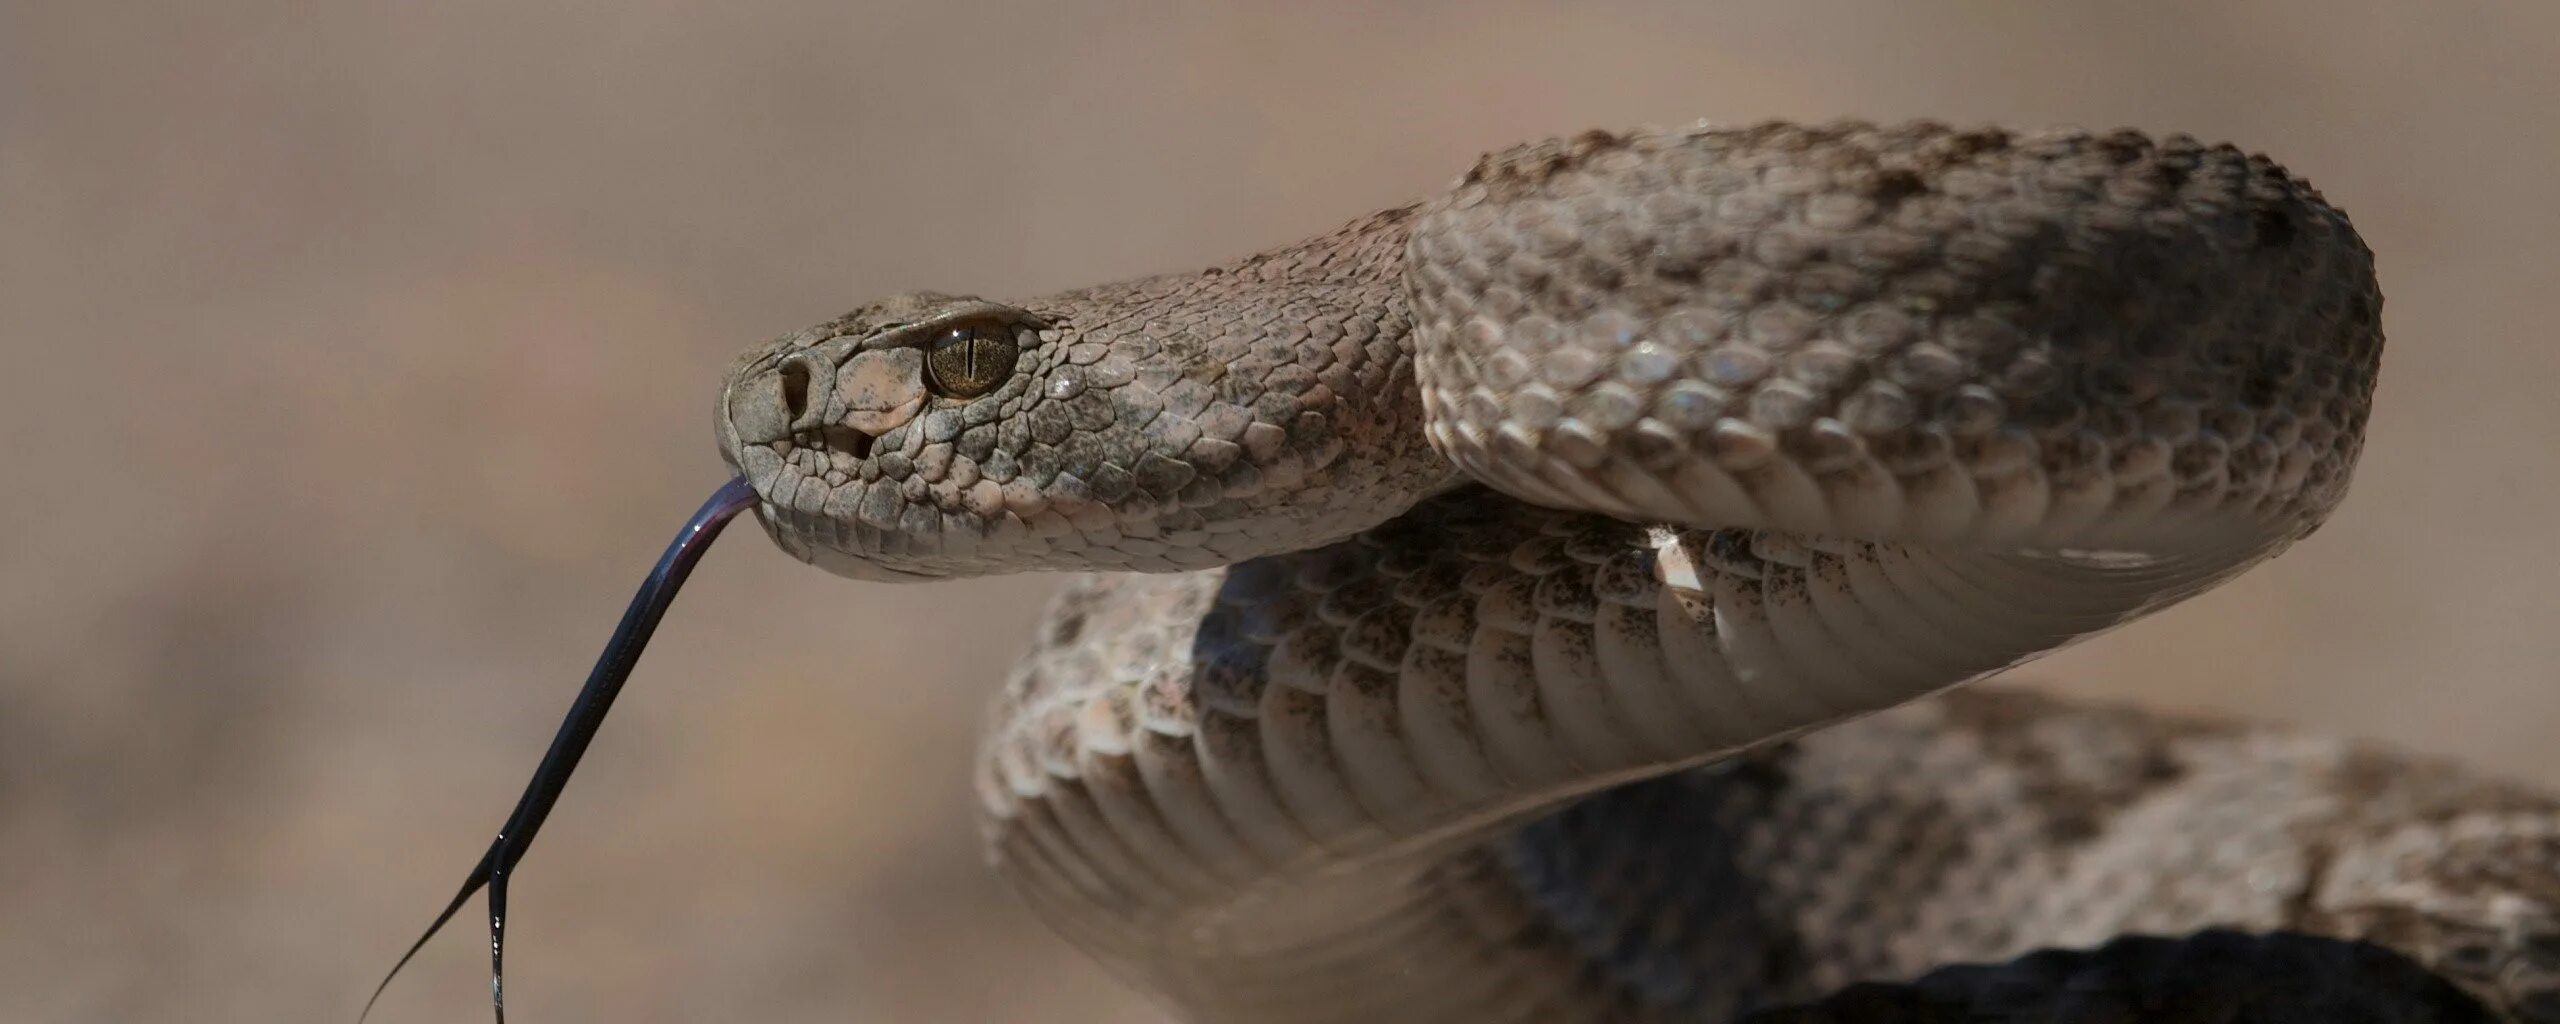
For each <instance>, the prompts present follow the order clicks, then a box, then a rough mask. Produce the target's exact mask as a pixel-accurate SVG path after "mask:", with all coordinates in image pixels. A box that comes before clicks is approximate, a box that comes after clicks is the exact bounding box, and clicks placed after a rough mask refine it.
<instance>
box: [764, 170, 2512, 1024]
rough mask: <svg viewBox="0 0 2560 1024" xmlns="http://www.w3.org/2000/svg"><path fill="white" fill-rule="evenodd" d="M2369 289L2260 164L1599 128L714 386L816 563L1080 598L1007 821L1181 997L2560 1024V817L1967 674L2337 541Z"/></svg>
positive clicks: (992, 844)
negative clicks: (1004, 580)
mask: <svg viewBox="0 0 2560 1024" xmlns="http://www.w3.org/2000/svg"><path fill="white" fill-rule="evenodd" d="M2380 310H2381V298H2380V292H2379V290H2378V286H2377V284H2376V280H2375V277H2374V271H2373V262H2372V258H2371V254H2370V253H2369V252H2368V250H2367V249H2366V247H2365V245H2364V244H2363V242H2362V241H2361V240H2360V239H2359V237H2358V236H2357V234H2356V233H2355V231H2354V229H2353V228H2352V227H2351V226H2350V225H2349V223H2348V221H2347V219H2346V217H2345V216H2344V215H2343V214H2342V213H2340V212H2339V211H2338V210H2337V209H2335V208H2333V207H2331V206H2330V205H2329V204H2328V203H2327V202H2326V201H2325V200H2324V199H2323V198H2322V197H2321V195H2320V194H2319V193H2318V192H2317V191H2315V190H2314V189H2313V188H2311V187H2310V186H2309V185H2308V184H2306V183H2304V182H2303V181H2301V180H2299V179H2297V178H2295V177H2293V176H2292V175H2290V174H2289V173H2288V172H2287V171H2285V170H2284V169H2283V168H2281V167H2280V166H2278V165H2277V164H2275V163H2274V162H2272V161H2270V160H2269V159H2267V158H2265V157H2263V156H2254V155H2250V154H2247V153H2244V152H2243V151H2241V150H2239V149H2235V148H2233V147H2230V146H2227V145H2206V144H2203V143H2200V142H2198V141H2196V140H2194V139H2192V138H2188V137H2184V136H2171V137H2163V138H2153V137H2150V136H2146V135H2143V134H2140V133H2136V132H2131V131H2123V132H2114V133H2093V132H2084V131H2047V132H2024V131H2011V130H2003V129H1978V130H1960V129H1957V128H1951V127H1947V126H1943V125H1939V124H1934V123H1914V124H1903V125H1873V124H1865V123H1840V124H1831V125H1818V126H1815V125H1799V124H1788V123H1768V124H1761V125H1755V126H1748V127H1738V128H1719V127H1713V126H1706V125H1701V126H1698V127H1694V128H1688V129H1679V130H1650V129H1649V130H1642V131H1635V132H1627V133H1612V132H1590V133H1586V134H1582V135H1579V136H1575V137H1571V138H1563V139H1555V140H1550V141H1545V142H1538V143H1533V144H1528V145H1523V146H1520V147H1516V148H1513V149H1509V150H1506V151H1503V152H1498V153H1494V154H1491V155H1488V156H1486V157H1484V158H1483V159H1482V160H1481V161H1480V162H1479V163H1478V164H1477V165H1476V166H1475V167H1474V169H1473V170H1471V171H1469V172H1468V173H1467V174H1466V175H1465V176H1464V177H1463V178H1462V179H1460V180H1459V181H1458V182H1456V184H1455V185H1454V186H1453V187H1452V188H1451V189H1450V190H1449V191H1447V192H1446V193H1445V194H1442V195H1440V196H1438V197H1436V198H1434V199H1431V200H1429V201H1427V202H1421V203H1417V204H1414V205H1410V206H1405V207H1401V208H1398V209H1393V210H1388V211H1385V212H1382V213H1378V214H1375V215H1372V216H1368V217H1364V218H1361V219H1359V220H1356V221H1353V222H1351V223H1350V224H1348V225H1346V226H1344V227H1342V228H1340V229H1339V230H1336V231H1333V232H1332V233H1329V234H1325V235H1323V236H1320V237H1316V238H1313V239H1309V240H1307V241H1303V242H1300V243H1298V244H1294V245H1290V246H1286V247H1283V248H1279V249H1275V250H1272V251H1269V252H1265V253H1262V254H1260V255H1256V256H1252V257H1250V258H1247V259H1243V260H1240V261H1237V262H1233V263H1229V264H1225V265H1222V266H1218V267H1213V268H1210V269H1207V270H1203V271H1200V272H1197V273H1188V274H1172V275H1164V276H1156V277H1148V278H1144V279H1141V280H1135V281H1130V282H1126V283H1120V284H1112V285H1106V286H1101V287H1094V288H1087V289H1083V290H1078V291H1070V292H1066V293H1063V294H1058V295H1053V296H1049V297H1045V298H1039V299H1033V300H1029V301H1021V302H997V301H991V300H985V299H979V298H973V297H968V296H957V295H943V294H933V293H916V294H907V295H901V296H897V297H894V298H891V299H887V300H884V301H880V302H877V303H874V304H871V305H867V306H864V307H862V308H860V309H858V310H856V311H854V312H852V313H849V314H847V315H845V316H842V317H839V318H836V319H833V320H830V321H827V322H825V323H822V324H818V325H816V326H814V327H811V328H808V329H806V330H802V331H798V332H795V333H793V334H790V335H788V336H785V337H782V338H780V339H778V340H776V341H774V342H772V343H770V344H767V345H764V346H761V347H758V348H756V349H755V350H753V351H751V352H749V353H747V354H746V355H745V356H744V357H742V359H741V360H740V361H739V362H738V364H737V365H736V366H735V367H734V368H733V369H732V371H731V372H730V374H729V375H728V377H727V380H726V382H725V385H724V387H723V391H722V397H721V401H720V415H719V417H718V420H719V428H720V445H721V450H722V453H723V455H724V457H725V458H726V459H727V460H728V461H729V462H730V463H731V465H732V466H733V467H735V468H736V469H737V470H738V472H739V473H740V474H741V475H742V476H743V477H744V478H745V480H746V481H747V482H748V483H749V484H751V485H752V487H753V488H754V491H755V492H756V512H757V516H758V519H759V520H760V521H761V523H762V524H763V526H764V527H765V529H766V532H767V533H769V534H770V535H771V536H772V538H773V539H774V540H775V541H777V542H778V543H779V544H780V545H781V546H782V547H783V548H785V549H786V550H788V551H789V552H790V553H792V554H793V555H795V556H797V557H799V558H801V559H803V560H806V561H808V562H811V563H813V564H815V565H818V566H820V567H823V568H825V569H828V570H830V571H832V572H835V573H838V574H841V575H844V576H849V577H852V578H855V579H861V580H875V581H921V580H935V579H948V578H953V577H964V576H977V575H987V574H996V573H1014V572H1029V571H1071V572H1076V573H1079V574H1081V575H1079V576H1077V577H1076V578H1075V579H1074V581H1073V582H1072V583H1071V584H1069V586H1068V587H1067V589H1066V590H1065V592H1064V593H1063V595H1062V596H1061V597H1059V598H1058V599H1057V600H1056V602H1055V604H1054V605H1053V607H1052V608H1051V609H1050V611H1049V612H1048V614H1047V617H1046V620H1045V622H1044V623H1043V625H1042V626H1041V628H1040V632H1039V634H1038V636H1037V637H1036V639H1035V642H1034V645H1033V649H1032V651H1031V653H1030V654H1029V655H1028V656H1027V657H1026V658H1025V659H1023V661H1022V662H1021V663H1020V667H1019V668H1018V669H1017V670H1016V671H1015V672H1014V673H1013V674H1012V676H1011V677H1010V678H1009V679H1007V680H1006V681H1005V683H1004V685H1003V687H1002V690H1001V692H1000V694H999V695H998V696H997V697H996V699H995V703H994V708H993V710H992V712H991V714H990V719H989V724H988V728H987V731H986V733H985V739H984V749H983V753H982V756H981V757H980V760H979V767H978V778H977V792H978V794H979V797H980V801H981V804H982V811H983V820H984V822H985V832H986V839H987V848H988V850H989V851H990V854H991V857H992V860H993V862H994V864H995V866H996V867H997V869H998V870H999V871H1000V872H1001V873H1002V875H1003V876H1004V877H1005V878H1006V879H1007V880H1009V882H1010V883H1011V884H1012V886H1013V887H1014V888H1015V889H1017V890H1018V891H1019V893H1020V894H1021V896H1022V897H1023V898H1024V899H1025V900H1026V901H1027V902H1028V903H1029V904H1030V905H1031V906H1032V907H1033V908H1035V909H1036V910H1037V912H1038V913H1039V914H1040V915H1041V916H1042V917H1043V918H1044V919H1045V920H1046V921H1048V922H1049V923H1050V924H1051V925H1053V926H1054V927H1055V928H1056V929H1057V930H1058V931H1059V932H1060V933H1062V934H1063V935H1065V936H1066V937H1067V938H1068V939H1070V940H1072V941H1073V942H1074V943H1076V944H1077V945H1078V946H1080V947H1082V948H1083V949H1085V950H1087V951H1089V952H1090V953H1091V954H1093V955H1094V956H1095V957H1096V958H1098V959H1099V960H1100V961H1101V962H1103V963H1104V964H1106V965H1107V966H1108V967H1109V968H1110V969H1111V970H1113V971H1114V972H1116V973H1117V974H1119V975H1120V976H1121V977H1123V978H1125V979H1127V980H1128V981H1130V982H1131V983H1133V984H1135V985H1138V986H1140V987H1142V988H1143V989H1145V990H1146V991H1147V992H1149V993H1151V994H1152V995H1153V997H1154V998H1156V999H1157V1000H1158V1001H1159V1002H1160V1003H1161V1004H1162V1005H1163V1006H1165V1007H1166V1008H1167V1009H1168V1010H1169V1011H1170V1012H1172V1013H1173V1014H1175V1015H1176V1016H1178V1017H1179V1018H1181V1019H1184V1020H1194V1021H1415V1022H1421V1021H1470V1022H1495V1021H1653V1020H1731V1019H1737V1018H1747V1019H1752V1020H1760V1021H1772V1022H1774V1021H1840V1022H1850V1021H1856V1022H1865V1024H1880V1022H1887V1021H1914V1022H1916V1021H1936V1020H2002V1021H2021V1022H2023V1021H2030V1020H2034V1021H2045V1020H2087V1021H2099V1020H2105V1021H2118V1020H2190V1019H2192V1020H2214V1021H2242V1020H2270V1021H2272V1020H2305V1021H2309V1020H2323V1021H2328V1020H2339V1021H2345V1020H2370V1021H2416V1020H2430V1021H2434V1020H2531V1021H2560V804H2555V802H2554V801H2553V800H2552V799H2550V798H2548V797H2546V796H2543V795H2539V794H2536V793H2534V792H2531V791H2528V790H2525V789H2522V788H2519V787H2515V786H2511V785H2508V784H2504V783H2500V782H2496V781H2491V780H2484V779H2479V778H2476V777H2472V776H2467V775H2465V774H2463V773H2462V772H2461V771H2459V770H2457V769H2454V768H2451V767H2447V766H2444V765H2440V764H2436V763H2433V762H2429V761H2423V760H2417V759H2413V758H2409V757H2405V756H2402V755H2399V754H2395V753H2392V752H2389V751H2386V750H2381V749H2375V748H2370V747H2366V746H2361V745H2356V744H2349V743H2342V742H2337V741H2331V740H2325V739H2316V738H2308V737H2302V736H2297V735H2293V734H2289V733H2285V732H2282V731H2278V730H2272V729H2267V728H2261V727H2256V726H2248V725H2241V724H2234V723H2222V722H2212V721H2203V720H2186V719H2176V718H2168V717H2162V716H2155V715H2148V714H2144V713H2139V712H2135V711H2131V710H2126V709H2116V708H2106V707H2091V706H2080V705H2075V704H2070V703H2063V702H2057V701H2054V700H2051V699H2048V698H2043V697H2037V696H2031V695H2028V694H2025V693H2020V692H2009V691H2003V690H1999V689H1973V688H1967V689H1962V690H1956V691H1953V692H1941V691H1947V690H1948V689H1949V688H1950V687H1954V686H1956V685H1957V684H1959V683H1963V682H1966V681H1968V680H1972V679H1976V678H1979V677H1982V676H1985V675H1988V674H1991V673H1994V672H1997V671H1999V670H2002V669H2004V668H2007V667H2010V666H2012V665H2015V664H2017V663H2019V662H2022V661H2025V660H2027V659H2031V658H2033V657H2035V656H2037V655H2039V654H2041V653H2043V652H2046V651H2050V650H2053V649H2055V648H2057V647H2060V646H2063V645H2067V644H2069V643H2071V642H2073V641H2075V640H2077V639H2080V638H2083V637H2087V636H2089V635H2092V634H2095V633H2098V632H2102V631H2105V630H2108V629H2112V628H2114V627H2116V626H2119V625H2121V624H2124V623H2126V622H2128V621H2130V620H2132V619H2134V618H2137V617H2139V616H2141V615H2143V614H2146V613H2148V612H2151V611H2154V610H2157V609H2159V608H2161V607H2163V606H2165V605H2168V604H2171V603H2173V602H2176V601H2178V600H2181V599H2183V598H2185V597H2187V596H2190V595H2193V594H2195V593H2197V592H2199V591H2201V590H2203V589H2205V588H2208V587H2210V586H2213V585H2215V584H2217V583H2219V582H2221V581H2224V580H2227V579H2229V578H2231V577H2232V576H2234V575H2236V574H2238V573H2241V572H2244V571H2246V570H2247V569H2249V568H2250V567H2252V566H2254V565H2256V564H2258V563H2260V562H2261V561H2263V560H2265V559H2267V558H2269V557H2272V556H2274V555H2276V554H2278V553H2280V552H2282V551H2283V550H2285V549H2286V548H2287V547H2288V546H2290V545H2291V544H2293V543H2294V542H2296V541H2298V540H2300V539H2302V538H2303V537H2305V536H2307V535H2309V534H2310V533H2311V532H2312V531H2313V530H2314V529H2315V528H2316V527H2317V526H2319V525H2320V523H2321V522H2322V521H2323V519H2324V518H2325V517H2326V516H2327V515H2328V514H2329V513H2330V512H2331V510H2332V509H2333V508H2334V507H2335V506H2336V504H2337V503H2338V502H2339V500H2340V499H2341V498H2342V496H2343V495H2344V494H2345V492H2346V489H2347V485H2348V481H2349V478H2350V475H2351V471H2352V469H2353V465H2354V463H2355V460H2356V457H2357V454H2358V452H2359V449H2360V447H2361V444H2362V434H2363V429H2364V425H2365V423H2366V419H2367V413H2368V409H2369V404H2370V400H2371V397H2372V394H2373V389H2374V385H2375V380H2376V373H2377V371H2378V368H2379V364H2380V357H2381V351H2382V334H2381V328H2380ZM1922 698H1927V699H1922Z"/></svg>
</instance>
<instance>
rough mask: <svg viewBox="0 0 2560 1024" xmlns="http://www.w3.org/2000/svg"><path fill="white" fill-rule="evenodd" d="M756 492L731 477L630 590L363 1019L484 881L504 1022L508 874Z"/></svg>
mask: <svg viewBox="0 0 2560 1024" xmlns="http://www.w3.org/2000/svg"><path fill="white" fill-rule="evenodd" d="M755 503H756V492H755V490H754V489H753V488H751V487H748V486H747V482H746V481H745V480H743V479H732V480H730V481H729V482H728V483H726V484H723V485H721V487H720V489H719V490H718V491H715V492H712V495H711V500H709V501H706V502H703V503H702V509H701V510H700V511H698V512H695V513H694V514H693V518H692V519H689V520H686V521H685V524H684V530H683V532H681V533H678V534H676V539H675V542H674V543H672V544H669V545H667V553H666V554H663V555H660V556H658V565H657V567H656V568H654V569H651V570H649V578H648V579H646V580H643V581H642V582H641V584H640V592H639V593H637V594H633V595H631V607H630V609H629V610H626V611H624V612H623V613H622V624H621V625H618V626H615V627H614V628H613V637H612V639H609V640H606V641H605V645H604V654H603V655H601V656H599V657H597V658H596V667H595V670H594V671H591V672H589V673H587V685H586V686H585V687H583V688H581V689H579V691H578V700H577V702H576V703H574V704H571V705H569V717H568V718H567V719H566V720H564V721H562V722H561V723H560V731H559V733H558V734H556V735H554V736H552V737H551V749H549V750H547V751H544V752H543V754H542V764H541V765H540V766H539V767H536V768H535V769H534V770H533V781H531V782H528V783H526V784H525V787H524V795H523V796H521V797H518V798H517V799H516V809H515V811H514V812H513V813H511V814H509V815H507V823H506V825H505V826H504V827H502V828H500V829H499V830H498V838H496V839H495V840H492V841H491V842H490V843H489V852H487V853H484V854H481V855H480V863H479V864H478V865H476V866H474V867H473V868H472V869H471V876H470V877H468V878H465V879H463V880H462V891H460V892H457V893H454V894H453V902H451V903H447V904H445V908H444V912H443V913H441V914H437V915H436V919H435V923H433V924H430V925H428V926H427V930H426V933H425V934H423V935H420V936H418V941H416V942H413V943H410V944H409V951H408V952H406V953H402V954H400V962H399V963H396V964H393V965H392V966H391V973H389V974H385V975H383V976H382V984H379V985H376V986H374V988H373V996H372V997H371V998H369V999H366V1000H365V1002H364V1013H362V1014H358V1015H357V1017H356V1021H357V1024H363V1021H364V1018H365V1017H366V1016H368V1015H370V1014H372V1013H373V1004H374V1003H375V1002H376V1001H378V1000H380V999H381V998H382V990H383V989H386V988H389V987H391V979H393V978H396V977H398V976H399V975H400V969H401V968H403V967H407V966H409V959H410V958H411V957H415V956H417V955H418V950H419V949H420V948H421V947H423V946H425V945H426V944H427V940H428V939H432V938H434V937H435V934H436V932H437V930H439V929H442V928H443V927H444V925H445V922H447V921H450V920H453V915H454V914H455V912H457V911H460V910H461V909H462V905H463V904H464V903H465V902H468V901H469V900H470V899H471V894H472V893H475V892H478V891H480V889H481V887H483V886H486V887H488V890H489V1004H490V1007H491V1008H492V1009H493V1010H495V1011H496V1013H497V1017H498V1022H499V1024H506V1019H507V988H506V957H505V952H506V946H505V936H506V925H507V875H508V874H509V873H510V872H512V871H514V870H515V867H516V862H517V861H519V860H523V859H524V853H525V851H526V850H528V849H531V848H532V846H533V836H534V833H537V832H540V831H542V820H543V819H544V818H548V817H550V816H551V806H552V805H553V804H556V803H558V802H560V791H561V790H562V789H565V788H567V787H568V785H569V776H570V774H571V773H573V772H575V771H577V770H578V759H579V758H580V757H583V756H585V755H586V753H587V744H588V742H589V741H592V740H594V739H595V738H596V728H597V727H598V726H601V725H603V724H604V716H605V712H607V711H611V710H612V709H613V698H614V695H616V694H618V693H621V692H622V682H623V680H625V679H629V678H630V677H631V666H632V665H633V664H635V663H637V662H638V661H639V660H640V650H641V648H644V647H647V646H648V645H649V634H651V633H654V632H656V631H657V629H658V620H659V619H661V618H663V617H665V616H666V614H667V606H668V605H670V604H673V603H675V599H676V589H677V588H679V587H682V586H683V585H684V578H685V577H686V576H687V575H689V574H691V573H692V572H693V565H694V563H696V562H699V561H701V560H702V553H703V552H704V551H708V550H710V548H711V541H712V539H713V538H715V537H718V536H720V528H721V527H724V526H727V525H729V520H731V519H733V518H736V517H737V515H738V513H740V512H743V511H746V510H747V509H749V508H752V507H754V505H755Z"/></svg>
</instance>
